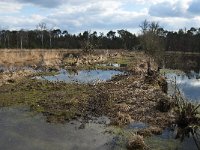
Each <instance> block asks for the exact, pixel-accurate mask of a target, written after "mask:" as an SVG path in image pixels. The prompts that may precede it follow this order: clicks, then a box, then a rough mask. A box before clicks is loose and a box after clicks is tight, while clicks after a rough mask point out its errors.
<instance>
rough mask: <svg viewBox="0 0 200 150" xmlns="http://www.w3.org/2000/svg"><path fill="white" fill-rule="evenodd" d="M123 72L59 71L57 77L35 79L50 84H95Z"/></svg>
mask: <svg viewBox="0 0 200 150" xmlns="http://www.w3.org/2000/svg"><path fill="white" fill-rule="evenodd" d="M121 74H123V72H121V71H117V70H80V71H76V70H64V69H62V70H60V71H59V73H58V74H57V75H53V76H43V77H38V78H37V79H43V80H48V81H52V82H57V81H58V82H60V81H63V82H66V83H71V82H77V83H95V82H104V81H107V80H110V79H111V78H112V77H113V76H115V75H121Z"/></svg>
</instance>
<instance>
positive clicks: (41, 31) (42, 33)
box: [36, 22, 47, 48]
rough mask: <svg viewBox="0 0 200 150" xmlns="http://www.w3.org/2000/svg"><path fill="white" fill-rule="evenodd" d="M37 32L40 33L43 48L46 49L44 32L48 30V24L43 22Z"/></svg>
mask: <svg viewBox="0 0 200 150" xmlns="http://www.w3.org/2000/svg"><path fill="white" fill-rule="evenodd" d="M36 28H37V30H38V31H39V33H40V37H41V43H42V48H43V47H44V31H45V30H46V29H47V26H46V23H44V22H41V23H39V24H38V25H37V26H36Z"/></svg>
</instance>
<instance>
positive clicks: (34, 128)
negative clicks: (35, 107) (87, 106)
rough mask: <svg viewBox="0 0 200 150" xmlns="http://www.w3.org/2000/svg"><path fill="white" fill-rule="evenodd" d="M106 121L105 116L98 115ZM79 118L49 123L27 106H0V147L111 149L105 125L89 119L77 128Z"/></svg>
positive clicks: (5, 149)
mask: <svg viewBox="0 0 200 150" xmlns="http://www.w3.org/2000/svg"><path fill="white" fill-rule="evenodd" d="M100 120H101V122H102V120H103V121H104V120H105V121H107V120H106V118H101V119H100ZM80 125H81V123H80V121H72V122H69V123H66V124H50V123H47V122H46V121H45V118H44V116H42V115H38V114H37V115H36V114H33V113H31V112H30V110H29V109H28V108H27V107H12V108H1V109H0V133H1V134H0V149H1V150H79V149H80V150H91V149H97V150H104V149H110V148H111V146H112V145H111V144H109V143H110V142H112V139H113V137H112V135H110V134H106V133H105V129H106V126H105V124H101V123H98V122H94V121H91V122H89V123H86V124H85V128H84V129H79V127H80Z"/></svg>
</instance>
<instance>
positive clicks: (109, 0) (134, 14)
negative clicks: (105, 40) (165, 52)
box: [0, 0, 200, 33]
mask: <svg viewBox="0 0 200 150" xmlns="http://www.w3.org/2000/svg"><path fill="white" fill-rule="evenodd" d="M145 19H147V20H149V21H156V22H159V24H160V26H161V27H163V28H164V29H167V30H170V31H175V30H178V29H180V28H182V29H183V28H187V29H190V28H191V27H196V28H199V27H200V0H0V29H9V30H20V29H25V30H30V29H36V26H37V25H38V24H39V23H41V22H45V23H46V24H47V28H48V29H52V28H60V29H61V30H67V31H68V32H69V33H79V32H83V31H86V30H87V31H94V30H95V31H98V32H107V31H109V30H119V29H126V30H128V31H131V32H134V33H138V32H139V31H140V29H139V24H141V23H142V21H144V20H145Z"/></svg>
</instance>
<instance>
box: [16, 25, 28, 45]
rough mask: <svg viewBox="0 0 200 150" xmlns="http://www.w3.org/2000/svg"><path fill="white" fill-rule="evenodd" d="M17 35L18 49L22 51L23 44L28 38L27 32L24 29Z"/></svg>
mask: <svg viewBox="0 0 200 150" xmlns="http://www.w3.org/2000/svg"><path fill="white" fill-rule="evenodd" d="M18 33H19V39H20V48H21V49H23V43H24V41H25V40H26V39H27V38H28V36H27V32H26V31H25V30H24V29H21V30H20V31H19V32H18Z"/></svg>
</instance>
